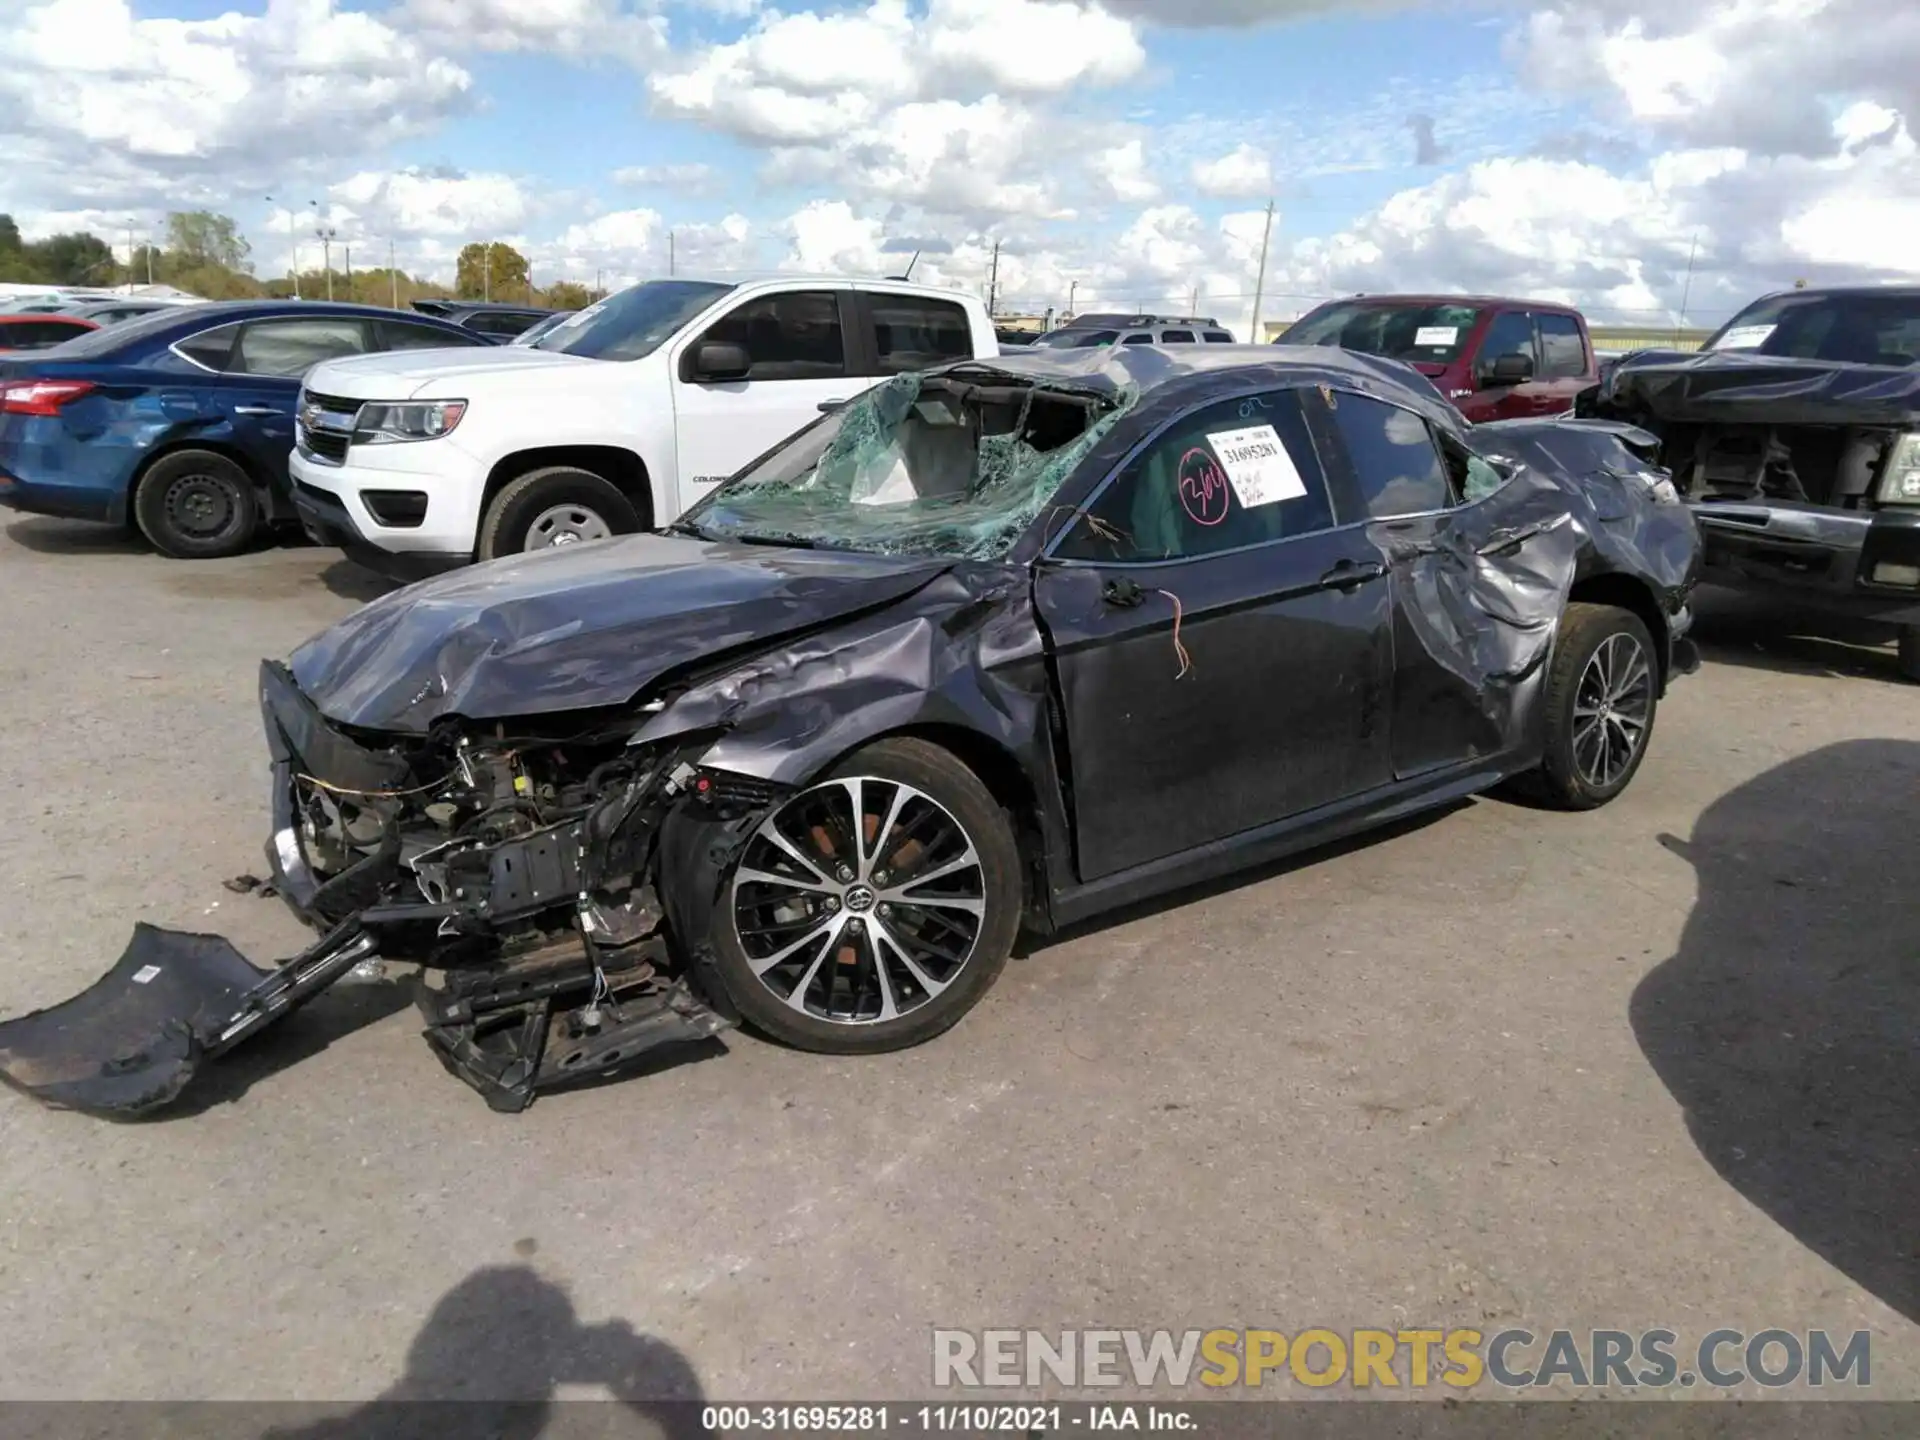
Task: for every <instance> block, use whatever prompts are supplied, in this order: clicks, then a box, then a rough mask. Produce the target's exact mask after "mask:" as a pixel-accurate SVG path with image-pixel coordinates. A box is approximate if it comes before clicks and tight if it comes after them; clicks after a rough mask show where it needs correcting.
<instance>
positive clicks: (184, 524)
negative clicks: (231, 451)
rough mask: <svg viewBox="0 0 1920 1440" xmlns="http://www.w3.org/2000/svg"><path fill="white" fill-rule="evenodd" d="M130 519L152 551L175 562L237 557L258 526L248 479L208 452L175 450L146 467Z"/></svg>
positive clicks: (254, 497)
mask: <svg viewBox="0 0 1920 1440" xmlns="http://www.w3.org/2000/svg"><path fill="white" fill-rule="evenodd" d="M133 517H134V521H135V523H136V524H138V525H139V527H140V532H141V533H142V534H143V535H145V536H146V537H147V539H148V541H149V542H150V543H151V544H152V545H153V548H154V549H156V550H158V551H159V552H160V553H161V554H162V555H171V556H172V557H173V558H174V559H176V560H218V559H221V558H223V557H225V556H228V555H238V554H239V553H240V552H241V551H243V550H245V549H246V548H247V547H248V546H249V545H251V544H252V543H253V538H254V536H255V534H256V533H258V531H259V528H260V495H259V492H258V491H257V490H256V489H255V488H254V484H253V480H252V478H251V477H250V476H249V475H248V474H247V472H246V471H244V470H242V469H241V468H240V467H239V466H238V465H236V464H234V463H233V461H231V460H229V459H228V458H227V457H226V456H224V455H221V454H217V453H216V452H214V451H212V450H175V451H174V452H173V453H172V454H170V455H162V456H161V457H160V458H159V459H158V460H156V461H154V462H153V464H152V465H150V466H148V467H147V472H146V474H144V475H142V476H141V477H140V483H139V486H138V487H137V488H136V489H135V490H134V492H133Z"/></svg>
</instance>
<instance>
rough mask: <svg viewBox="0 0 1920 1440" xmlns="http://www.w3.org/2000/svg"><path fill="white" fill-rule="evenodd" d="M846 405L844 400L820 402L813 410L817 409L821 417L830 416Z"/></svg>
mask: <svg viewBox="0 0 1920 1440" xmlns="http://www.w3.org/2000/svg"><path fill="white" fill-rule="evenodd" d="M846 403H847V402H846V401H844V400H822V401H821V402H820V403H819V404H818V405H817V406H815V407H814V408H815V409H817V410H818V411H819V412H820V413H821V414H822V415H831V414H832V413H833V412H834V411H836V410H838V409H839V408H840V407H841V406H842V405H844V404H846Z"/></svg>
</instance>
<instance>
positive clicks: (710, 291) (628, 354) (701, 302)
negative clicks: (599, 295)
mask: <svg viewBox="0 0 1920 1440" xmlns="http://www.w3.org/2000/svg"><path fill="white" fill-rule="evenodd" d="M731 289H733V286H731V285H717V284H713V283H711V282H709V281H705V280H648V281H645V282H643V283H642V284H639V285H633V286H630V287H628V288H627V289H625V290H622V291H621V292H620V293H619V294H617V295H609V296H608V297H607V298H606V299H604V300H602V301H601V302H600V303H599V304H597V305H589V306H588V307H587V308H586V309H584V310H580V311H576V312H575V313H574V314H572V315H569V316H567V318H566V319H564V320H562V321H561V322H560V323H559V324H557V325H555V326H554V327H553V328H552V329H551V330H549V331H547V332H546V334H544V335H542V336H540V337H539V339H537V340H534V341H532V342H531V343H532V348H534V349H536V350H558V351H559V352H560V353H561V354H563V355H585V356H586V357H587V358H589V359H591V360H638V359H639V358H640V357H641V356H643V355H651V354H652V353H653V352H654V351H655V350H658V349H659V348H660V347H661V345H663V344H665V343H666V341H667V340H668V339H669V338H671V337H672V336H673V334H674V333H675V332H676V331H678V330H679V328H680V327H681V326H682V325H684V324H686V323H687V321H689V320H691V319H692V318H693V317H694V316H696V315H698V314H699V313H700V312H701V311H702V310H704V309H706V308H707V307H708V306H709V305H711V304H713V302H714V301H716V300H718V299H719V298H720V297H721V296H722V295H724V294H726V293H727V292H728V291H729V290H731Z"/></svg>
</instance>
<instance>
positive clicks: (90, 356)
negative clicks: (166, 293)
mask: <svg viewBox="0 0 1920 1440" xmlns="http://www.w3.org/2000/svg"><path fill="white" fill-rule="evenodd" d="M486 343H487V341H486V340H485V339H484V338H483V337H482V336H479V335H476V334H474V333H473V332H472V331H471V330H463V329H461V328H460V327H459V326H457V325H450V324H447V323H446V322H445V321H441V320H435V319H433V318H431V317H429V316H426V315H417V314H407V313H405V312H402V311H395V310H386V309H380V308H376V307H374V306H369V305H328V304H318V303H313V302H303V301H285V300H241V301H234V302H231V303H223V304H211V305H191V306H181V307H177V308H174V309H170V310H168V311H165V312H162V313H156V314H153V315H146V316H141V317H139V318H137V319H133V320H127V321H124V322H122V323H121V324H118V325H113V326H110V327H108V328H106V329H102V330H96V331H94V332H92V333H90V334H88V335H85V336H82V337H81V338H79V339H77V340H70V341H68V342H67V343H65V344H63V345H58V346H55V347H54V348H53V349H51V350H43V351H40V352H39V353H37V354H34V355H31V356H21V357H17V358H10V359H5V360H0V505H6V506H9V507H11V508H13V509H15V510H25V511H30V512H32V513H35V514H40V515H66V516H72V517H75V518H78V519H82V520H100V521H105V522H106V523H108V524H112V525H126V524H132V525H134V526H136V527H138V529H139V530H140V531H141V533H142V534H144V535H145V536H146V537H147V539H148V540H150V541H151V542H152V543H153V545H154V547H155V548H156V549H158V550H159V551H161V552H162V553H163V554H167V555H172V556H175V557H178V558H181V559H209V558H212V557H215V556H220V555H234V554H237V553H239V552H240V551H241V550H244V549H245V548H246V547H247V546H248V545H249V544H250V543H252V541H253V539H254V536H255V535H256V534H257V533H258V531H259V530H260V527H261V526H262V525H268V524H274V523H278V522H283V521H293V520H294V519H295V518H296V517H295V515H294V511H293V503H292V495H291V490H290V486H289V483H288V478H287V454H288V452H289V451H291V450H292V449H293V408H294V403H295V400H296V399H297V397H298V395H299V393H300V377H301V376H302V375H304V374H306V373H307V371H308V370H309V369H311V368H312V367H313V366H315V365H317V364H319V363H320V362H321V361H322V360H332V359H335V358H337V357H339V356H342V355H359V354H366V353H369V352H373V351H381V350H419V349H431V348H437V347H446V346H461V347H472V346H482V345H485V344H486Z"/></svg>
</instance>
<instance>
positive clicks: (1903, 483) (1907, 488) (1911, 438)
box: [1879, 430, 1920, 505]
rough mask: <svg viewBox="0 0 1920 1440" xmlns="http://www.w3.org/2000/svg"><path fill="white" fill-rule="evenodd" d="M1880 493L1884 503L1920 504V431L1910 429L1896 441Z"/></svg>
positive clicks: (1881, 500)
mask: <svg viewBox="0 0 1920 1440" xmlns="http://www.w3.org/2000/svg"><path fill="white" fill-rule="evenodd" d="M1879 493H1880V503H1881V504H1882V505H1920V433H1916V432H1914V431H1911V430H1910V431H1908V432H1907V433H1906V434H1905V435H1902V436H1901V437H1900V438H1899V439H1898V440H1896V441H1895V442H1894V445H1893V449H1892V450H1891V451H1890V452H1888V455H1887V463H1886V465H1885V467H1884V468H1883V469H1882V470H1881V471H1880V492H1879Z"/></svg>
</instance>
